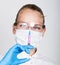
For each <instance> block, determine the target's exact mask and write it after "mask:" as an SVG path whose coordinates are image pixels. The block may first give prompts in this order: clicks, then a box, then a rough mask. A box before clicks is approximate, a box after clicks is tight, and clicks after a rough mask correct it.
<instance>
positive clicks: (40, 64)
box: [0, 52, 55, 65]
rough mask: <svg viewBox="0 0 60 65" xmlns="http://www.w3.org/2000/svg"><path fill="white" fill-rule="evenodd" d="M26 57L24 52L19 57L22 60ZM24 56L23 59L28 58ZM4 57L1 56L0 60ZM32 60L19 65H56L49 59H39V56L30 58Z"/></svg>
mask: <svg viewBox="0 0 60 65" xmlns="http://www.w3.org/2000/svg"><path fill="white" fill-rule="evenodd" d="M23 55H25V54H24V52H23V53H21V54H20V55H19V56H18V57H20V58H22V56H23ZM26 56H27V55H26ZM26 56H23V57H26ZM2 57H3V56H2V55H0V60H1V59H2ZM28 57H29V56H28ZM30 58H31V59H30V60H29V61H28V62H25V63H23V64H19V65H55V64H54V63H53V62H51V61H49V60H48V59H44V58H43V57H41V56H40V57H37V54H35V55H33V56H32V57H30Z"/></svg>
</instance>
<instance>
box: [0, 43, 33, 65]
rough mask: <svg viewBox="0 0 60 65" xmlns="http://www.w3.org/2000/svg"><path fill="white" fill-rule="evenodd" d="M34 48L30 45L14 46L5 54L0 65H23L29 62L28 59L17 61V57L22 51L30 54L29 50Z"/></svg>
mask: <svg viewBox="0 0 60 65" xmlns="http://www.w3.org/2000/svg"><path fill="white" fill-rule="evenodd" d="M32 48H34V47H33V46H31V45H23V46H22V45H20V44H16V45H14V46H13V47H12V48H10V49H9V51H8V52H7V53H6V55H5V56H4V57H3V59H2V60H1V62H0V65H19V64H22V63H25V62H27V61H29V60H30V59H29V58H21V59H18V58H17V55H18V54H19V53H21V52H23V51H25V52H26V53H28V54H29V53H30V49H32Z"/></svg>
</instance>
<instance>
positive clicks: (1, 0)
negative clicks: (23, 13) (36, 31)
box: [0, 0, 60, 65]
mask: <svg viewBox="0 0 60 65" xmlns="http://www.w3.org/2000/svg"><path fill="white" fill-rule="evenodd" d="M26 3H34V4H36V5H38V6H39V7H41V9H42V10H43V12H44V15H45V19H46V20H45V21H46V23H45V24H46V28H47V29H46V33H45V36H44V38H43V41H42V43H41V44H40V53H41V55H43V56H44V57H47V58H49V59H50V60H52V61H53V62H55V63H56V65H59V60H60V56H59V52H60V50H59V49H60V48H59V46H60V44H59V43H60V40H59V38H60V37H59V36H60V35H59V33H60V29H59V25H60V20H59V16H60V15H59V14H60V9H59V4H60V2H59V0H24V1H23V0H0V54H1V55H2V56H4V55H5V53H6V52H7V50H8V49H9V48H10V47H11V46H12V45H14V44H15V41H14V36H13V34H12V25H13V23H14V21H15V17H16V14H17V12H18V10H19V9H20V7H21V6H23V5H24V4H26Z"/></svg>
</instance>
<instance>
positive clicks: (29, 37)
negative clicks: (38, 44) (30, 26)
mask: <svg viewBox="0 0 60 65" xmlns="http://www.w3.org/2000/svg"><path fill="white" fill-rule="evenodd" d="M30 35H31V33H30V31H29V33H28V45H30V41H31V36H30Z"/></svg>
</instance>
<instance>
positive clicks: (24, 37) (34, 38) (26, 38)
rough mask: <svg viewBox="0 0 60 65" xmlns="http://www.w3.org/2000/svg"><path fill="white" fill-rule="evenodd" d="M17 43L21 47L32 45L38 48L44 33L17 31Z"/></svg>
mask: <svg viewBox="0 0 60 65" xmlns="http://www.w3.org/2000/svg"><path fill="white" fill-rule="evenodd" d="M15 39H16V43H19V44H21V45H28V44H30V45H32V46H34V47H36V48H37V47H38V46H39V44H40V41H41V39H42V33H40V32H36V31H32V30H19V29H17V30H16V34H15Z"/></svg>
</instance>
